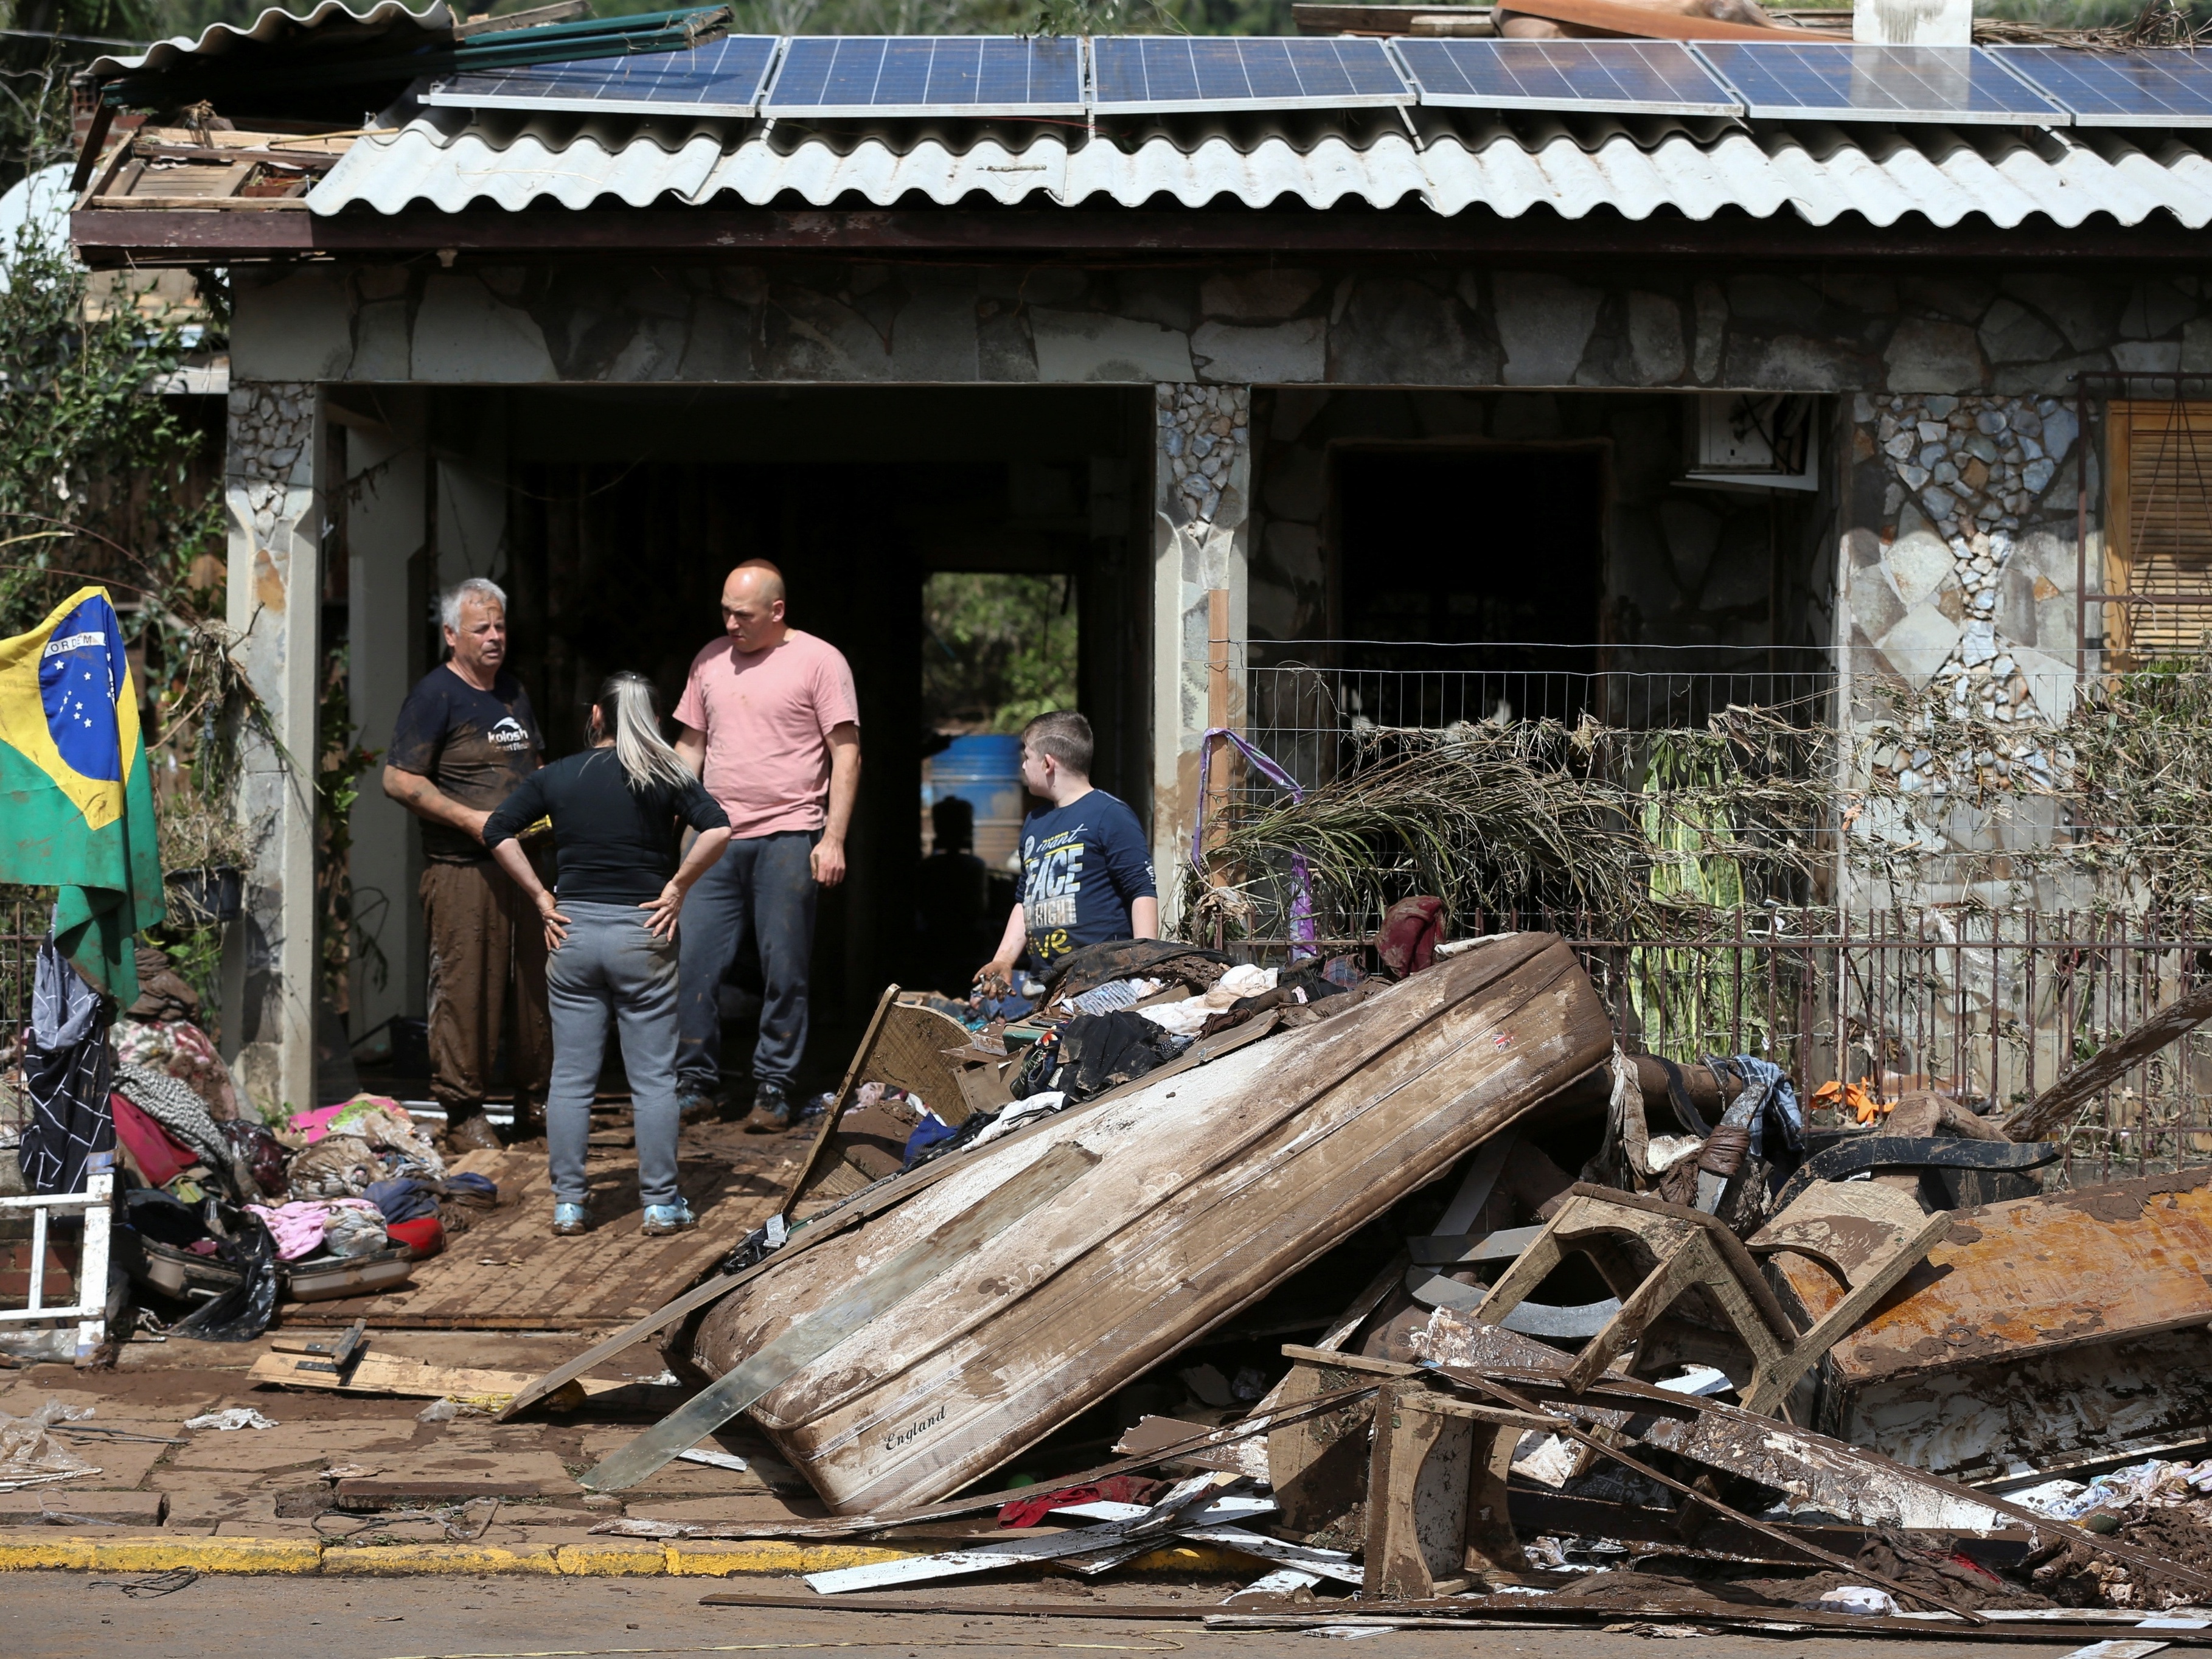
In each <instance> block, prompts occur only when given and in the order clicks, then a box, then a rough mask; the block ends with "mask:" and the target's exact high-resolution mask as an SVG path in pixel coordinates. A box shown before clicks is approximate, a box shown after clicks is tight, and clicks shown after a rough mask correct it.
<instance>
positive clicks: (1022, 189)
mask: <svg viewBox="0 0 2212 1659" xmlns="http://www.w3.org/2000/svg"><path fill="white" fill-rule="evenodd" d="M1436 116H1437V112H1425V116H1424V128H1425V142H1424V143H1420V144H1419V145H1417V144H1416V143H1414V141H1413V138H1412V137H1410V136H1409V135H1407V134H1406V133H1403V132H1399V131H1389V130H1388V129H1378V128H1375V127H1371V126H1370V127H1368V128H1365V129H1364V130H1355V129H1353V128H1352V127H1351V126H1350V125H1349V124H1348V123H1347V125H1346V129H1345V130H1342V131H1327V130H1317V129H1316V128H1315V127H1314V126H1312V125H1308V126H1306V127H1305V128H1304V129H1303V130H1298V131H1291V130H1290V129H1288V128H1282V129H1271V128H1254V129H1249V130H1246V131H1242V132H1233V133H1232V132H1230V131H1225V130H1220V129H1215V130H1212V131H1206V132H1205V133H1203V134H1202V135H1201V136H1200V137H1196V138H1195V139H1193V138H1191V137H1188V135H1187V134H1185V133H1180V132H1171V131H1165V130H1161V131H1152V132H1149V133H1146V134H1143V135H1141V136H1139V137H1124V138H1121V139H1109V138H1106V137H1097V138H1092V139H1091V140H1090V141H1089V142H1084V141H1082V140H1075V141H1073V142H1071V141H1070V140H1069V139H1067V138H1065V137H1061V136H1060V135H1059V134H1057V133H1049V134H1046V135H1044V136H1040V137H1034V138H1031V139H1030V140H1029V142H1027V143H1023V144H1020V145H1019V146H1018V147H1016V145H1015V144H1014V143H1012V142H1010V141H1008V140H1006V139H1002V138H1000V137H993V136H988V135H986V136H982V137H975V138H972V139H969V140H967V141H965V142H956V141H951V140H948V139H947V138H945V137H943V136H941V135H936V134H932V133H929V132H927V131H912V132H909V133H908V134H905V135H895V134H893V133H891V132H889V131H863V132H861V133H860V134H858V135H853V136H848V137H845V138H844V139H843V141H842V142H836V143H833V142H831V141H830V140H829V138H827V137H823V136H821V135H818V134H810V135H806V136H803V137H799V138H798V139H796V140H795V141H794V140H792V139H789V138H787V137H784V136H783V135H781V134H771V135H769V136H767V137H763V136H762V135H761V134H760V132H759V131H757V129H746V130H744V133H743V136H742V137H738V136H737V132H736V130H734V129H726V128H721V127H718V126H716V125H714V124H709V123H701V124H699V125H697V126H696V127H693V128H690V129H689V130H686V129H684V128H682V127H680V126H679V127H674V128H670V127H665V126H663V127H654V126H650V125H641V124H639V123H635V122H611V121H608V122H592V121H578V120H577V119H576V118H573V117H568V118H562V117H544V118H526V119H521V120H519V121H515V122H513V124H512V125H507V126H503V127H502V126H498V125H491V124H490V123H489V122H488V121H487V120H485V119H484V118H477V119H475V120H474V121H470V120H468V119H467V118H454V119H451V120H448V119H444V118H430V117H425V118H419V119H416V120H415V121H412V122H410V124H409V125H407V126H405V127H404V128H403V129H402V130H401V131H398V133H396V134H391V135H382V136H377V137H368V138H364V139H362V141H360V142H359V143H356V144H355V145H354V146H353V148H352V149H351V150H350V151H349V153H348V154H347V155H346V157H345V159H344V160H343V161H341V162H339V164H338V165H337V167H334V168H333V169H332V170H331V173H330V175H329V176H328V177H327V178H326V179H324V180H323V182H322V183H321V184H319V185H317V186H316V188H315V190H314V191H313V194H312V195H310V196H309V197H308V198H307V200H308V206H309V207H310V208H311V209H312V210H313V211H314V212H316V213H319V214H332V213H337V212H340V211H343V210H345V209H347V208H349V207H353V206H356V204H358V205H362V206H365V207H367V208H368V209H369V210H373V211H374V212H377V213H384V214H391V213H398V212H399V211H400V210H403V209H405V208H408V207H410V206H417V205H421V206H428V207H433V208H436V209H439V210H443V211H446V212H449V213H451V212H459V211H460V210H462V209H465V208H468V207H471V206H474V205H477V204H493V205H496V206H499V207H502V208H506V209H508V210H517V209H520V208H522V207H524V206H526V205H527V204H531V203H532V202H539V201H545V202H554V203H557V204H560V205H562V206H563V207H568V208H582V207H586V206H589V205H590V204H592V203H594V202H599V201H606V200H614V201H621V202H624V203H627V204H630V205H632V206H644V205H646V204H648V203H652V202H656V201H662V200H665V201H669V202H671V203H673V204H685V205H702V204H707V203H709V202H713V201H715V200H718V199H720V200H722V201H725V202H728V203H732V204H740V203H741V204H746V205H750V206H757V207H766V206H770V205H786V206H805V207H816V208H826V207H830V206H835V205H849V206H871V207H889V206H891V205H893V204H899V203H907V204H934V205H938V206H943V207H950V206H952V205H955V204H975V205H987V204H1000V205H1007V206H1011V205H1013V204H1017V203H1026V204H1057V205H1060V206H1065V207H1080V206H1093V207H1096V206H1104V205H1115V206H1121V207H1138V206H1141V205H1144V204H1155V205H1158V204H1166V203H1176V204H1182V205H1183V206H1185V207H1192V208H1196V207H1202V206H1206V205H1208V204H1231V205H1241V206H1243V207H1248V208H1264V207H1270V206H1276V205H1282V204H1293V203H1295V204H1303V205H1304V206H1307V207H1312V208H1328V207H1334V206H1337V205H1339V204H1346V203H1359V204H1365V205H1367V206H1370V207H1377V208H1388V207H1395V206H1398V205H1401V204H1407V203H1413V202H1420V203H1425V204H1426V205H1427V206H1429V207H1430V208H1431V209H1432V210H1435V211H1436V212H1437V213H1439V214H1443V215H1447V216H1449V215H1454V214H1459V213H1463V212H1466V211H1467V210H1469V209H1472V208H1476V207H1481V208H1487V209H1489V210H1491V211H1492V212H1494V213H1497V214H1498V215H1500V216H1504V217H1506V218H1517V217H1519V216H1522V215H1523V214H1525V213H1528V211H1529V210H1532V209H1534V208H1538V207H1545V208H1549V209H1551V210H1553V211H1554V212H1556V213H1558V214H1559V216H1561V217H1563V218H1568V219H1580V218H1584V217H1587V216H1589V215H1591V214H1593V213H1595V212H1597V211H1599V210H1601V209H1609V210H1613V211H1614V212H1617V213H1619V214H1620V215H1621V216H1623V217H1624V218H1626V219H1630V220H1642V219H1646V218H1649V217H1650V216H1651V215H1653V214H1655V213H1657V212H1660V211H1662V210H1673V211H1675V212H1679V213H1680V214H1681V215H1682V216H1685V217H1686V218H1689V219H1692V220H1705V219H1710V218H1711V217H1712V216H1713V215H1714V214H1716V213H1717V212H1718V211H1720V210H1722V209H1723V208H1736V209H1740V210H1742V211H1744V212H1746V213H1748V214H1751V215H1753V216H1755V217H1759V218H1773V217H1778V216H1783V215H1784V214H1789V215H1794V216H1796V217H1797V218H1799V219H1801V220H1803V221H1804V222H1808V223H1810V224H1814V225H1826V224H1830V223H1832V222H1836V221H1838V220H1839V219H1843V218H1844V217H1846V216H1857V217H1858V218H1860V219H1863V220H1864V221H1865V222H1868V223H1870V224H1874V225H1878V226H1886V225H1893V224H1896V223H1898V222H1900V221H1903V220H1905V219H1907V218H1911V217H1914V216H1917V217H1918V218H1920V219H1923V220H1925V221H1926V222H1929V223H1930V224H1932V225H1936V226H1939V227H1948V226H1952V225H1957V224H1960V223H1962V222H1965V221H1966V220H1968V219H1980V220H1983V221H1986V222H1989V223H1990V224H1992V225H1995V226H1998V227H2001V228H2011V227H2015V226H2018V225H2021V224H2022V223H2025V222H2027V221H2029V220H2031V219H2036V218H2040V219H2043V220H2045V221H2048V222H2051V223H2053V224H2057V225H2061V226H2066V227H2069V228H2070V227H2074V226H2078V225H2081V224H2082V223H2084V222H2087V220H2088V219H2089V218H2091V216H2093V215H2096V214H2099V213H2103V214H2107V215H2109V216H2111V217H2112V219H2113V220H2115V221H2117V222H2118V223H2119V224H2122V225H2135V224H2141V223H2142V222H2145V221H2146V220H2148V219H2150V218H2152V217H2154V216H2157V215H2159V214H2161V213H2164V214H2168V215H2171V216H2172V218H2173V219H2175V220H2176V221H2178V222H2180V223H2181V224H2183V225H2185V226H2187V227H2188V228H2191V229H2198V228H2203V226H2205V225H2206V224H2208V223H2212V156H2208V155H2207V154H2206V152H2205V151H2204V149H2201V148H2200V147H2199V146H2198V144H2197V143H2196V142H2195V141H2193V140H2192V139H2185V138H2184V137H2179V136H2174V135H2168V134H2143V135H2140V136H2138V137H2128V136H2124V135H2123V134H2121V133H2118V132H2112V131H2099V132H2095V133H2074V132H2060V131H2049V132H2045V133H2039V134H2037V135H2035V136H2033V137H2023V136H2021V135H2019V134H2017V133H2015V132H2013V131H2008V130H1997V129H1989V128H1980V129H1968V130H1954V129H1948V128H1930V127H1921V128H1914V129H1911V130H1910V131H1905V130H1889V129H1868V128H1861V129H1857V130H1853V131H1845V130H1844V129H1843V128H1840V127H1835V126H1827V125H1803V126H1780V125H1773V124H1766V123H1762V124H1760V125H1759V126H1758V127H1757V128H1755V129H1746V128H1743V127H1741V126H1726V125H1720V124H1705V125H1704V126H1703V127H1702V129H1698V128H1693V127H1692V125H1687V124H1684V123H1680V122H1671V121H1658V122H1639V123H1637V124H1635V125H1631V124H1628V123H1626V122H1623V121H1620V120H1616V119H1613V118H1583V119H1577V120H1569V119H1568V118H1549V117H1547V118H1534V119H1531V120H1528V121H1526V122H1523V123H1521V124H1519V125H1506V124H1504V123H1503V122H1499V121H1495V120H1485V119H1483V118H1480V117H1474V118H1468V119H1466V120H1464V121H1460V122H1454V123H1451V124H1449V125H1444V124H1440V123H1438V122H1437V119H1436Z"/></svg>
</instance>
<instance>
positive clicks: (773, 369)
mask: <svg viewBox="0 0 2212 1659" xmlns="http://www.w3.org/2000/svg"><path fill="white" fill-rule="evenodd" d="M237 280H238V284H239V294H238V313H237V326H236V330H235V333H234V340H233V371H234V373H235V374H240V375H241V376H242V377H245V378H247V379H258V380H351V381H363V382H371V381H382V382H392V381H415V382H419V383H424V384H432V385H437V384H447V385H452V384H470V383H475V384H483V383H495V384H502V385H544V384H552V383H557V382H564V381H567V382H599V383H631V384H653V383H668V382H675V383H686V382H688V383H694V384H700V383H708V384H725V385H726V384H747V383H763V382H767V383H773V382H775V381H792V382H808V383H834V382H856V383H880V384H888V383H896V382H906V383H915V382H933V383H940V384H942V383H986V384H1023V383H1028V382H1035V381H1041V380H1043V381H1059V382H1087V381H1089V382H1117V383H1121V384H1148V383H1156V382H1160V381H1174V382H1182V381H1190V380H1198V381H1210V382H1214V383H1218V384H1224V385H1231V386H1237V385H1274V386H1295V385H1304V384H1333V385H1338V386H1482V387H1498V386H1550V387H1568V386H1581V387H1616V388H1630V387H1674V388H1679V389H1684V390H1688V389H1692V388H1696V387H1700V386H1705V387H1729V388H1735V389H1760V390H1771V391H1784V392H1868V393H1875V392H1891V393H1898V392H1905V393H1932V394H1936V395H1938V396H1954V397H1955V396H1960V395H1963V394H1965V393H1968V392H1981V393H1996V394H2001V395H2006V396H2019V395H2022V394H2031V393H2032V394H2039V395H2044V396H2050V397H2063V396H2065V395H2067V394H2068V392H2069V389H2070V381H2069V375H2070V374H2073V373H2074V372H2075V371H2076V370H2081V369H2100V368H2123V369H2174V368H2190V369H2203V368H2212V300H2208V298H2207V296H2206V294H2205V290H2204V288H2203V283H2202V282H2200V280H2199V279H2198V278H2197V277H2196V276H2174V277H2162V276H2160V277H2135V276H2110V277H2091V276H2078V275H2071V274H2065V273H2051V272H2042V271H2013V272H2004V271H1990V270H1980V269H1974V268H1960V269H1955V270H1947V269H1944V268H1941V267H1936V268H1932V269H1927V270H1921V271H1917V272H1914V271H1907V272H1905V274H1894V272H1893V269H1892V268H1887V267H1883V266H1879V265H1871V264H1869V265H1860V266H1844V267H1840V268H1833V269H1822V270H1805V269H1801V268H1796V267H1790V268H1777V269H1772V270H1759V269H1756V268H1752V269H1745V268H1743V267H1742V266H1741V265H1740V264H1739V265H1735V266H1730V267H1726V268H1723V267H1719V266H1706V267H1699V266H1697V265H1694V264H1656V263H1652V262H1642V263H1641V264H1639V262H1638V261H1635V260H1632V259H1622V260H1619V261H1616V262H1613V264H1609V265H1607V266H1606V267H1603V268H1601V269H1593V268H1592V267H1589V266H1588V265H1586V264H1585V265H1582V266H1578V267H1577V268H1576V269H1575V270H1573V271H1572V272H1563V271H1559V270H1546V269H1529V270H1522V269H1510V268H1504V269H1501V268H1496V267H1492V266H1488V265H1484V264H1475V263H1468V264H1458V265H1453V264H1442V263H1439V264H1416V263H1414V262H1412V261H1401V262H1399V263H1396V264H1360V265H1357V266H1331V265H1328V264H1320V263H1315V264H1307V265H1301V266H1297V267H1269V266H1265V265H1261V266H1256V267H1255V266H1233V267H1232V266H1218V267H1208V266H1204V265H1198V264H1194V265H1191V266H1188V267H1182V268H1176V267H1152V268H1146V269H1141V270H1120V269H1098V270H1081V269H1077V268H1073V267H1070V266H1066V265H1058V264H1050V265H1015V264H1006V265H1000V266H985V267H981V268H970V269H965V270H947V269H945V268H943V267H940V266H936V265H930V264H912V265H903V266H902V265H896V264H885V263H883V262H880V261H871V262H866V263H852V264H836V263H830V262H821V263H812V262H798V261H783V262H778V263H775V264H699V265H693V266H689V267H685V266H682V265H674V264H667V263H665V262H656V263H655V264H651V265H645V264H637V265H632V264H625V263H622V262H619V261H617V260H615V259H612V258H609V259H604V260H598V261H580V260H560V261H550V260H549V261H547V262H545V263H544V264H538V265H491V264H486V265H468V266H459V267H457V268H455V269H453V270H441V269H435V268H430V269H423V268H420V267H399V266H361V267H353V268H347V267H336V266H334V267H318V268H314V269H310V270H292V271H290V272H289V274H281V273H277V272H274V271H272V272H269V273H265V274H261V273H254V272H251V271H245V270H241V271H240V274H239V276H238V279H237Z"/></svg>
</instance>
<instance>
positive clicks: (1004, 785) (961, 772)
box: [921, 734, 1022, 870]
mask: <svg viewBox="0 0 2212 1659" xmlns="http://www.w3.org/2000/svg"><path fill="white" fill-rule="evenodd" d="M954 795H957V796H959V797H960V798H961V799H964V800H965V801H966V802H967V803H968V804H969V805H970V806H972V807H974V808H975V855H976V856H977V857H978V858H980V859H981V860H983V862H984V863H985V864H987V866H990V867H991V868H992V869H994V870H1008V869H1012V867H1013V865H1014V861H1015V860H1016V858H1017V856H1018V853H1019V849H1020V847H1021V838H1022V740H1021V738H1018V737H1016V736H1012V735H1004V736H1002V735H998V734H989V735H986V736H982V737H973V738H953V740H952V744H951V747H950V748H948V749H945V750H940V751H939V753H937V754H934V755H932V756H931V757H929V758H928V759H927V760H926V761H924V762H922V763H921V838H922V844H923V845H924V846H925V847H927V845H928V844H929V836H930V830H929V809H930V808H931V807H932V806H933V805H936V804H937V803H938V802H939V801H940V800H944V799H947V798H949V797H951V796H954Z"/></svg>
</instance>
